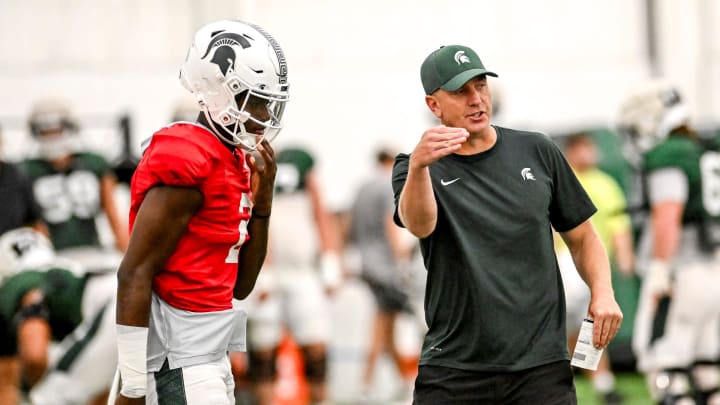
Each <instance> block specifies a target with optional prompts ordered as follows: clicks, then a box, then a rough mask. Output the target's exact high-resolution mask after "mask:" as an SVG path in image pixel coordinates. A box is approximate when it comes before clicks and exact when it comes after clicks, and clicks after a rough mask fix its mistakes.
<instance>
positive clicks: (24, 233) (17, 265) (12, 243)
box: [0, 227, 56, 281]
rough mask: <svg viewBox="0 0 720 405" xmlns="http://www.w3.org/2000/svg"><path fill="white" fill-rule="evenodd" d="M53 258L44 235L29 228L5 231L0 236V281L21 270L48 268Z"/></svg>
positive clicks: (50, 246)
mask: <svg viewBox="0 0 720 405" xmlns="http://www.w3.org/2000/svg"><path fill="white" fill-rule="evenodd" d="M55 258H56V257H55V250H54V249H53V246H52V243H50V240H49V239H48V238H47V237H45V235H43V234H41V233H39V232H37V231H35V230H34V229H32V228H29V227H23V228H17V229H13V230H11V231H7V232H5V233H3V234H2V236H0V281H2V280H3V279H4V278H5V277H9V276H12V275H13V274H16V273H19V272H20V271H22V270H28V269H40V268H43V267H46V266H49V265H51V264H53V263H54V262H55Z"/></svg>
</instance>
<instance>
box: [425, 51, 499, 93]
mask: <svg viewBox="0 0 720 405" xmlns="http://www.w3.org/2000/svg"><path fill="white" fill-rule="evenodd" d="M480 75H489V76H493V77H498V75H497V74H496V73H494V72H491V71H489V70H487V69H485V66H484V65H483V64H482V62H481V61H480V58H479V57H478V56H477V54H476V53H475V51H473V50H472V49H470V48H468V47H467V46H462V45H448V46H441V47H440V48H439V49H437V50H435V51H434V52H433V53H431V54H430V55H428V57H427V58H425V61H424V62H423V64H422V66H421V67H420V79H421V80H422V84H423V88H424V89H425V94H432V93H434V92H435V91H437V89H443V90H447V91H455V90H457V89H459V88H460V87H462V86H463V85H465V83H467V82H468V80H470V79H472V78H473V77H477V76H480Z"/></svg>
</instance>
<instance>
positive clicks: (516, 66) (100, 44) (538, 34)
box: [0, 0, 720, 209]
mask: <svg viewBox="0 0 720 405" xmlns="http://www.w3.org/2000/svg"><path fill="white" fill-rule="evenodd" d="M645 6H646V1H645V0H605V1H602V2H600V1H589V0H545V1H542V2H539V1H532V0H505V1H490V0H447V1H436V0H415V1H411V0H364V1H362V2H358V1H349V0H335V1H331V0H295V1H292V0H235V1H231V0H212V1H210V0H207V1H200V0H0V55H3V56H2V57H1V58H0V91H1V94H2V98H0V125H3V126H4V127H5V131H4V135H5V136H4V138H5V142H4V143H5V145H4V155H5V156H6V157H8V158H10V159H18V158H20V157H22V156H23V155H24V154H25V153H26V151H27V150H28V145H29V143H28V138H27V135H26V134H25V132H24V127H22V126H20V125H19V124H21V123H22V122H23V120H24V118H25V117H26V116H27V114H28V112H29V110H30V108H31V105H32V102H33V100H35V99H36V98H38V97H40V96H44V95H48V94H59V95H63V96H65V97H66V98H68V99H70V100H71V101H72V103H73V105H74V106H75V109H76V111H77V112H78V114H79V115H88V114H98V113H100V114H102V113H118V112H122V111H127V112H129V113H130V114H131V116H132V118H133V133H134V136H135V138H136V139H135V143H136V145H137V144H138V143H139V141H140V140H141V139H143V138H145V137H147V136H149V135H150V134H152V132H154V131H155V130H156V129H157V128H159V127H160V126H162V125H164V124H165V123H167V121H168V119H169V116H170V114H171V111H172V108H173V106H174V104H175V103H176V102H178V100H180V99H181V98H183V97H186V95H185V90H184V89H183V88H182V87H181V86H180V85H179V83H178V81H177V73H178V68H179V65H180V63H181V62H182V61H183V59H184V57H185V52H186V49H187V46H188V45H189V42H190V39H191V37H192V34H193V33H194V31H195V30H196V29H197V28H199V27H200V26H202V25H203V24H205V23H207V22H210V21H212V20H216V19H220V18H237V19H244V20H249V21H253V22H255V23H258V24H260V25H262V26H264V27H265V28H266V29H267V30H268V31H269V32H271V33H272V34H273V35H274V36H275V37H276V38H277V39H278V41H279V42H280V44H281V45H282V46H283V48H284V50H285V52H286V55H287V58H288V63H289V74H290V81H291V96H292V101H291V103H290V105H289V106H288V110H287V113H286V125H285V129H284V130H283V132H282V133H281V135H280V137H279V138H278V139H277V144H278V145H286V144H290V143H302V144H304V145H305V146H307V147H309V148H310V149H312V150H313V151H314V152H315V153H316V154H317V157H318V161H319V172H320V175H321V180H322V181H323V183H324V184H325V186H326V189H327V193H326V194H327V196H326V199H327V200H328V201H329V203H330V205H331V206H332V207H334V208H337V209H340V208H344V207H345V206H346V205H347V204H348V203H349V201H350V198H351V196H352V192H353V191H354V187H355V186H356V184H357V182H358V181H359V180H360V179H361V178H362V176H363V175H364V174H365V173H366V172H367V171H368V170H369V169H370V167H371V166H372V154H373V148H374V147H375V146H376V145H377V144H379V143H381V142H392V143H394V144H395V145H398V146H399V147H400V148H401V149H403V150H405V151H409V150H411V149H412V146H413V145H414V143H415V141H416V140H417V139H418V138H419V136H420V135H421V134H422V132H423V130H424V129H425V128H426V127H427V126H429V125H431V123H432V120H431V119H430V117H429V113H427V112H426V108H425V106H424V102H423V92H422V87H421V85H420V80H419V68H420V64H421V62H422V60H423V59H424V58H425V56H426V55H427V54H428V53H429V52H431V51H433V50H434V49H436V48H437V47H438V46H440V45H443V44H450V43H461V44H466V45H469V46H471V47H473V48H474V49H475V50H476V51H477V52H478V53H479V55H480V56H481V58H482V59H483V61H484V62H485V64H486V66H488V67H490V68H492V69H493V70H495V71H496V72H498V73H499V74H500V78H499V79H496V80H494V81H493V82H492V83H493V85H494V86H495V87H496V89H497V90H498V91H499V92H500V94H501V95H502V112H501V114H500V115H499V116H498V117H497V122H499V123H502V124H505V125H508V126H513V127H520V128H524V129H538V130H544V131H552V130H554V129H563V128H569V127H577V126H581V125H588V124H591V125H595V124H607V125H611V124H612V122H613V120H614V117H615V113H616V110H617V105H618V103H619V101H620V99H621V98H622V97H623V95H624V93H625V92H626V91H627V90H628V89H629V88H631V87H633V86H634V85H635V84H637V83H638V82H639V81H640V80H643V79H645V78H648V77H649V76H650V75H651V66H650V65H649V63H648V55H647V52H646V49H647V47H646V41H647V35H646V22H645V18H646V13H645ZM655 7H656V8H657V13H656V20H655V23H656V24H657V35H656V37H655V38H656V41H657V44H658V65H657V68H658V73H661V74H663V75H664V76H665V77H667V78H668V79H670V80H672V81H674V82H675V83H677V85H678V86H679V87H680V89H681V90H682V91H684V92H685V94H686V96H687V98H688V100H689V103H690V106H691V107H692V108H693V110H694V112H695V115H696V118H697V119H698V120H699V121H712V122H717V121H718V117H719V116H720V96H719V95H720V79H718V76H719V74H720V39H719V38H720V32H719V30H720V28H717V27H716V24H714V22H716V21H720V1H717V0H685V1H682V2H678V1H674V0H657V1H655ZM90 142H91V143H93V144H95V145H103V146H106V147H111V148H115V147H116V146H108V145H113V143H112V142H111V141H110V140H108V139H103V138H102V135H95V136H94V138H93V139H90ZM136 148H137V146H136Z"/></svg>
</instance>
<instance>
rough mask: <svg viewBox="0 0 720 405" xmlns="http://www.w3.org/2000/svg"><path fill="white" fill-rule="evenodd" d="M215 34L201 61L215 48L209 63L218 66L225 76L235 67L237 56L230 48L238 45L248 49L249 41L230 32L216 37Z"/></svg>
mask: <svg viewBox="0 0 720 405" xmlns="http://www.w3.org/2000/svg"><path fill="white" fill-rule="evenodd" d="M216 34H217V33H213V36H214V38H213V39H212V41H210V44H209V45H208V47H207V50H206V51H205V55H203V59H205V57H206V56H208V54H209V53H210V51H212V50H213V49H215V48H217V50H216V51H215V53H214V54H213V57H212V59H211V60H210V62H212V63H214V64H216V65H218V67H219V68H220V71H221V72H222V73H223V76H227V73H228V71H229V70H230V69H232V68H234V67H235V58H236V56H237V55H235V51H234V50H233V48H232V47H233V46H237V45H240V46H242V47H243V49H245V48H249V47H250V41H248V40H247V38H245V37H243V36H242V35H238V34H234V33H232V32H226V33H223V34H220V35H217V36H216Z"/></svg>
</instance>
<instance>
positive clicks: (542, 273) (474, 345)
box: [393, 127, 595, 371]
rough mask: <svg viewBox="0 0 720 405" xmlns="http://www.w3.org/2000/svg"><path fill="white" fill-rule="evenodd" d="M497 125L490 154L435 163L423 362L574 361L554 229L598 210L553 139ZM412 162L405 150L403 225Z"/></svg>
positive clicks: (499, 367) (473, 366) (396, 173)
mask: <svg viewBox="0 0 720 405" xmlns="http://www.w3.org/2000/svg"><path fill="white" fill-rule="evenodd" d="M495 129H496V132H497V142H496V143H495V145H494V146H493V147H492V148H491V149H490V150H487V151H485V152H482V153H478V154H475V155H458V154H453V155H450V156H447V157H445V158H442V159H440V160H438V161H437V162H435V163H433V164H432V165H430V178H431V181H432V186H433V190H434V194H435V200H436V201H437V205H438V217H437V225H436V227H435V230H434V231H433V233H432V234H430V235H429V236H428V237H427V238H424V239H422V240H421V241H420V246H421V249H422V254H423V259H424V263H425V267H426V269H427V271H428V274H427V288H426V294H425V311H426V321H427V324H428V327H429V330H428V332H427V335H426V337H425V341H424V343H423V349H422V355H421V360H420V363H421V364H428V365H435V366H444V367H452V368H458V369H465V370H474V371H515V370H523V369H527V368H530V367H534V366H538V365H542V364H547V363H550V362H554V361H559V360H563V359H566V360H567V359H569V355H568V350H567V338H566V328H565V298H564V293H563V287H562V280H561V277H560V272H559V270H558V265H557V260H556V257H555V252H554V250H553V236H552V227H554V228H555V229H556V230H557V231H560V232H563V231H568V230H570V229H573V228H574V227H576V226H577V225H579V224H581V223H582V222H584V221H585V220H587V219H588V218H589V217H590V216H591V215H592V214H593V213H594V212H595V207H594V206H593V204H592V202H591V201H590V199H589V197H588V196H587V194H586V193H585V191H584V190H583V188H582V186H581V185H580V183H579V182H578V181H577V179H576V178H575V175H574V174H573V172H572V170H571V168H570V166H569V165H568V164H567V162H566V161H565V158H564V157H563V155H562V153H561V152H560V150H559V149H558V148H557V146H556V145H555V144H554V143H553V142H552V141H551V140H550V139H549V138H548V137H546V136H544V135H542V134H538V133H533V132H522V131H516V130H511V129H507V128H501V127H495ZM408 162H409V156H408V155H399V156H398V157H397V159H396V161H395V167H394V169H393V190H394V193H395V203H396V215H395V220H396V223H398V225H402V224H401V223H400V220H399V217H398V215H397V202H398V199H399V196H400V192H401V190H402V188H403V185H404V184H405V181H406V178H407V173H408Z"/></svg>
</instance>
